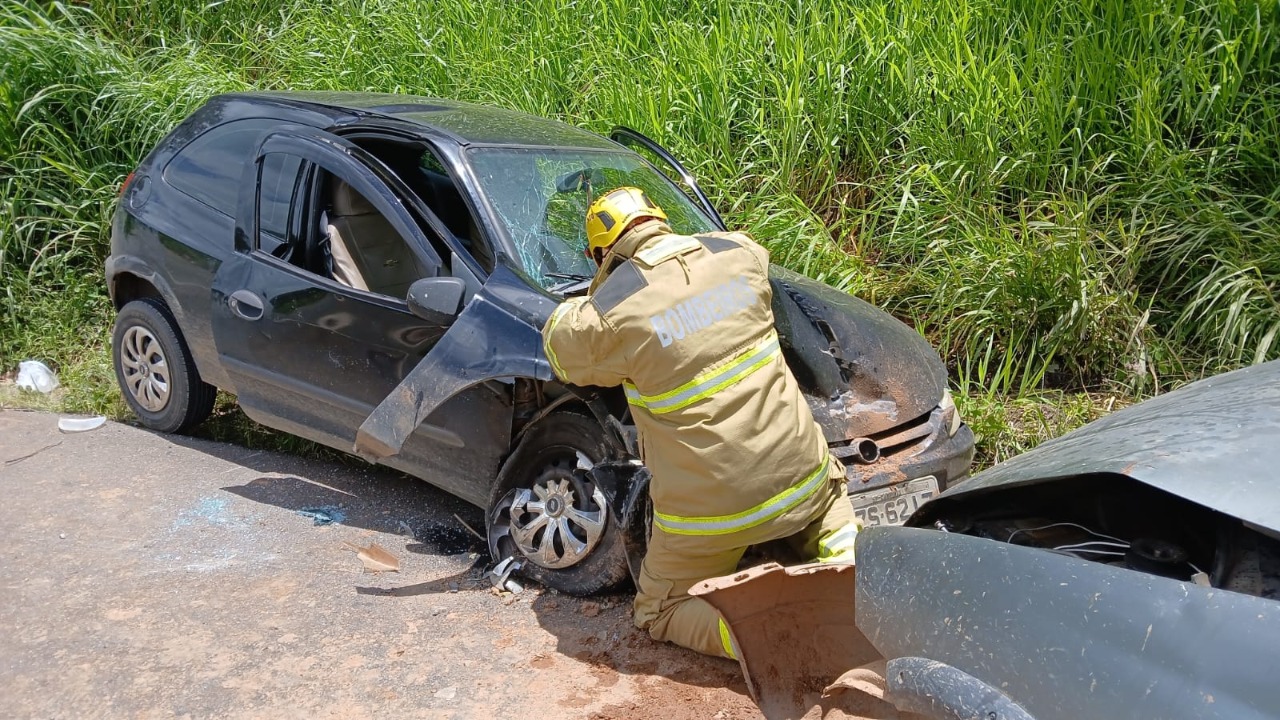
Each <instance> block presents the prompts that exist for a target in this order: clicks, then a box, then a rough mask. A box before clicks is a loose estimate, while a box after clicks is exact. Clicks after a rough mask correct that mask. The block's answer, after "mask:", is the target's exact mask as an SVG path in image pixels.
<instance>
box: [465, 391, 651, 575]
mask: <svg viewBox="0 0 1280 720" xmlns="http://www.w3.org/2000/svg"><path fill="white" fill-rule="evenodd" d="M607 451H608V448H607V445H606V443H605V439H604V430H603V429H602V428H601V427H600V424H599V423H597V422H596V421H595V420H594V419H592V418H589V417H587V416H585V415H582V414H580V413H576V412H557V413H552V414H551V415H548V416H547V417H545V418H543V419H542V420H539V421H538V423H537V425H534V426H533V427H531V428H529V430H528V431H527V432H526V433H525V435H524V437H523V438H522V439H521V440H520V444H519V446H517V447H516V450H515V452H513V453H511V457H509V458H508V459H507V462H506V463H504V464H503V466H502V471H501V472H500V473H499V475H498V481H497V483H495V485H494V491H493V493H492V494H491V496H490V501H489V512H488V513H486V526H487V529H488V536H489V551H490V553H491V554H492V555H493V558H494V560H495V561H500V560H503V559H505V558H508V557H512V556H514V557H516V558H517V559H518V560H519V561H520V562H521V563H522V564H523V569H522V570H521V572H522V574H524V575H525V576H527V577H530V578H533V579H534V580H537V581H538V582H540V583H542V584H543V585H546V586H548V587H551V588H554V589H556V590H559V591H561V592H564V593H568V594H570V595H591V594H594V593H598V592H603V591H605V590H609V589H612V588H614V587H616V586H618V585H620V584H621V583H622V582H623V581H625V580H626V579H627V578H628V577H629V574H628V571H627V556H626V550H625V547H624V544H623V540H622V532H621V530H620V529H619V528H618V526H617V523H616V522H614V520H613V518H612V517H611V516H610V513H609V506H608V502H607V501H606V500H605V497H604V494H603V493H602V492H601V491H600V489H599V488H598V487H596V486H595V485H593V484H592V483H591V481H590V480H589V479H588V478H587V477H586V476H585V473H582V472H575V471H577V470H578V469H579V468H581V467H583V466H584V465H585V466H589V465H591V464H594V463H597V462H600V461H601V460H603V459H604V458H605V456H606V453H607Z"/></svg>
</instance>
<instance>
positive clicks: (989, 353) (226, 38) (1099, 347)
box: [0, 0, 1280, 393]
mask: <svg viewBox="0 0 1280 720" xmlns="http://www.w3.org/2000/svg"><path fill="white" fill-rule="evenodd" d="M1278 28H1280V16H1278V11H1277V6H1276V5H1275V4H1274V3H1257V2H1239V1H1232V2H1207V0H1206V1H1205V2H1182V1H1179V0H958V1H957V2H953V3H938V2H933V1H928V2H926V1H925V0H893V1H889V0H879V1H873V0H811V1H806V2H798V1H789V2H776V1H774V0H767V1H766V0H735V1H733V2H729V1H727V0H721V1H717V0H703V1H701V2H696V3H695V2H687V1H685V0H602V1H600V2H580V1H576V2H575V1H569V0H523V1H520V2H513V1H511V0H457V1H455V2H448V3H442V2H437V1H435V0H374V1H372V2H355V1H353V0H325V1H321V0H294V1H292V2H286V3H280V2H266V1H263V0H226V1H225V2H213V3H205V2H179V1H178V0H158V1H156V2H142V1H141V0H94V1H93V2H90V3H89V4H88V6H87V7H84V6H79V5H62V4H57V3H45V4H40V5H35V6H32V7H29V8H25V9H24V8H20V7H16V6H5V8H4V9H2V10H0V68H2V70H3V74H2V75H0V185H2V186H3V187H4V189H5V192H4V198H3V203H2V205H0V253H3V255H2V256H0V282H2V283H3V285H2V287H3V290H2V291H0V302H2V303H3V305H2V306H0V308H2V309H3V315H2V316H0V356H3V358H4V359H5V363H6V364H9V363H10V362H11V361H12V360H15V359H17V358H18V356H19V355H22V356H26V355H31V354H43V355H45V356H48V357H52V358H53V359H54V360H58V361H61V362H71V361H74V359H75V356H76V354H77V353H83V352H84V347H85V343H84V342H82V340H83V338H84V336H85V334H86V333H87V334H88V335H90V336H91V337H95V338H101V337H102V333H103V329H104V328H105V326H106V323H107V322H108V321H109V312H108V310H109V309H108V308H107V307H106V303H105V300H104V296H103V290H102V287H101V279H100V272H101V271H100V267H101V265H100V263H101V260H102V259H103V256H104V253H105V251H106V250H105V248H106V235H107V229H108V227H107V226H108V222H109V216H110V211H111V205H112V201H113V199H114V193H115V188H116V187H117V186H118V184H119V182H120V180H121V179H122V177H123V176H124V174H125V173H127V172H128V170H129V169H131V167H132V166H133V165H134V164H136V163H137V162H138V161H139V160H140V159H141V157H142V156H143V154H145V152H146V151H147V150H148V149H149V147H150V146H151V145H152V144H154V142H155V141H156V140H158V139H159V138H160V137H161V136H163V134H164V133H165V132H166V131H167V130H168V129H170V128H171V127H172V126H173V125H174V124H175V123H176V122H177V121H178V120H179V119H180V118H181V117H183V116H184V115H185V114H186V113H188V112H190V111H191V110H192V109H194V108H195V107H197V106H198V105H199V104H200V103H201V102H202V101H203V100H204V99H205V98H207V97H208V96H210V95H212V94H215V93H218V92H223V91H229V90H242V89H279V88H289V89H333V90H378V91H391V92H405V93H419V94H428V95H440V96H446V97H453V98H460V99H466V100H473V101H478V102H484V103H491V104H497V105H503V106H507V107H514V108H518V109H521V110H525V111H528V112H532V113H536V114H539V115H546V116H552V117H557V118H560V119H564V120H566V121H568V122H571V123H575V124H579V125H583V126H585V127H588V128H591V129H594V130H597V131H607V130H608V129H609V128H610V127H611V126H612V125H614V124H627V125H631V126H633V127H635V128H637V129H639V130H641V131H642V132H645V133H647V134H649V135H651V136H653V137H655V138H657V139H659V140H660V141H662V142H664V143H666V144H667V145H668V146H669V147H671V149H673V150H674V151H675V152H676V153H677V154H678V155H681V156H683V157H685V158H686V159H687V160H688V161H689V163H690V165H691V166H692V167H693V168H694V169H695V171H696V173H697V174H698V175H699V176H700V177H701V178H702V179H703V181H704V184H705V185H706V189H707V190H708V191H709V192H710V194H711V195H712V196H713V198H714V199H715V201H716V202H717V203H718V204H719V206H720V207H721V208H722V209H723V211H724V214H725V216H726V218H727V219H728V221H729V222H730V223H731V224H732V225H736V226H740V227H744V228H746V229H748V230H749V231H751V232H753V233H754V234H755V235H756V236H757V237H759V238H760V239H762V240H764V241H765V242H766V243H767V244H768V245H769V246H770V247H771V249H772V250H773V251H774V255H775V258H776V259H777V260H779V261H781V262H782V263H784V264H786V265H789V266H791V267H793V268H796V269H799V270H801V271H803V272H806V273H808V274H810V275H814V276H817V277H820V278H822V279H825V280H827V281H828V282H831V283H832V284H835V285H837V286H839V287H841V288H844V289H848V290H850V291H853V292H856V293H858V294H860V295H862V296H864V297H866V298H867V299H869V300H871V301H873V302H875V303H877V304H879V305H881V306H884V307H886V308H888V309H890V310H891V311H892V312H894V313H896V314H898V315H899V316H900V317H902V318H904V319H906V320H908V321H909V322H913V323H914V324H915V325H916V327H918V328H919V329H920V330H921V331H922V332H924V333H925V334H926V335H927V336H928V337H929V338H930V339H931V340H932V341H933V342H934V343H935V344H936V345H937V346H938V347H939V348H940V350H941V352H942V354H943V355H944V357H945V358H946V360H947V361H948V363H949V364H950V365H951V366H952V368H953V369H954V371H955V376H956V377H957V378H958V380H959V381H960V383H961V384H962V385H964V386H966V387H968V388H970V389H971V390H972V391H973V392H999V393H1026V392H1031V391H1034V390H1036V389H1038V388H1043V387H1058V388H1068V389H1071V388H1075V389H1081V388H1097V387H1101V386H1108V387H1111V388H1122V389H1127V390H1129V391H1137V392H1145V391H1150V390H1154V389H1158V388H1161V387H1167V386H1169V385H1171V384H1174V383H1177V382H1181V381H1183V380H1185V379H1187V378H1191V377H1196V376H1199V375H1201V374H1204V373H1207V372H1213V371H1218V370H1223V369H1228V368H1232V367H1237V366H1240V365H1243V364H1248V363H1253V362H1259V361H1263V360H1267V359H1273V358H1276V357H1280V336H1278V334H1280V240H1278V239H1277V238H1278V237H1280V221H1278V220H1277V211H1278V210H1280V190H1278V188H1280V182H1278V180H1280V164H1278V159H1280V57H1278V56H1277V47H1278V46H1280V33H1278V32H1277V30H1278ZM82 328H89V330H87V331H85V330H82Z"/></svg>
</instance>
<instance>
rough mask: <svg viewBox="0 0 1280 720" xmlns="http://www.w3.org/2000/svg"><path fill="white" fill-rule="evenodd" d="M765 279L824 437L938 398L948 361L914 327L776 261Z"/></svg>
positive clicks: (884, 421) (919, 410)
mask: <svg viewBox="0 0 1280 720" xmlns="http://www.w3.org/2000/svg"><path fill="white" fill-rule="evenodd" d="M770 279H771V281H772V284H773V314H774V318H775V324H776V325H777V327H778V335H779V337H780V338H781V342H782V349H783V353H784V354H785V355H786V358H787V364H788V365H789V366H790V367H791V372H792V373H794V374H795V376H796V380H797V381H799V383H800V387H801V388H802V389H803V390H804V392H805V394H806V395H808V396H809V398H810V401H809V406H810V408H811V409H812V410H813V414H814V419H815V420H817V421H818V424H819V425H821V426H822V429H823V432H824V433H825V434H826V436H827V440H828V441H837V440H844V439H848V438H855V437H865V436H868V435H872V434H875V433H879V432H883V431H885V430H889V429H890V428H893V427H896V426H898V425H901V424H902V423H904V422H906V421H908V420H914V419H915V418H918V417H920V416H921V415H924V414H926V413H929V412H930V411H932V410H933V409H934V408H935V407H937V406H938V403H939V402H940V401H941V400H942V393H943V391H944V390H945V389H946V387H947V368H946V366H945V365H943V364H942V360H941V359H940V358H939V357H938V353H937V352H935V351H934V349H933V347H932V346H930V345H929V342H928V341H927V340H925V339H924V338H923V337H922V336H921V335H920V334H919V333H917V332H916V331H915V330H914V329H912V328H911V327H909V326H907V325H905V324H903V323H902V322H900V321H899V320H897V319H895V318H894V317H893V316H892V315H890V314H888V313H886V312H885V311H883V310H880V309H878V308H876V307H875V306H873V305H871V304H870V303H867V302H864V301H862V300H859V299H858V298H856V297H853V296H852V295H849V294H847V293H843V292H840V291H839V290H836V289H835V288H832V287H829V286H827V285H824V284H822V283H820V282H818V281H816V280H811V279H809V278H807V277H805V276H803V275H800V274H797V273H794V272H791V271H790V270H786V269H784V268H781V267H778V266H776V265H775V266H773V267H772V268H771V271H770Z"/></svg>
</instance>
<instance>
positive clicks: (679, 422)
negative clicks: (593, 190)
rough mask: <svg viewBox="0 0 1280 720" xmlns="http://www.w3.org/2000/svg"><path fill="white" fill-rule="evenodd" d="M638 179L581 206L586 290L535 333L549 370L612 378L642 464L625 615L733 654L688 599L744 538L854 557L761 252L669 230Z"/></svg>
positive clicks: (848, 519)
mask: <svg viewBox="0 0 1280 720" xmlns="http://www.w3.org/2000/svg"><path fill="white" fill-rule="evenodd" d="M666 220H667V215H666V213H664V212H663V210H662V208H660V207H658V206H657V205H656V204H655V203H654V202H653V201H652V200H650V199H649V197H648V196H647V195H646V194H645V193H644V192H643V191H642V190H640V189H638V188H634V187H622V188H618V189H616V190H613V191H611V192H609V193H607V194H605V195H603V196H601V197H600V198H598V199H596V200H595V201H594V202H593V203H592V204H591V206H590V208H589V209H588V210H587V217H586V226H587V253H588V254H589V255H590V256H591V257H592V259H594V260H595V262H596V264H597V265H598V266H599V270H598V272H597V273H596V276H595V278H594V279H593V281H592V284H591V287H590V290H589V291H588V295H587V296H586V297H579V298H572V299H569V300H567V301H565V302H564V303H563V304H561V305H560V306H559V307H557V308H556V310H555V312H554V313H553V314H552V316H551V318H550V319H549V320H548V321H547V324H546V327H544V328H543V331H542V336H543V343H544V350H545V351H546V355H547V358H548V360H550V362H551V366H552V368H553V369H554V371H555V373H556V375H557V376H558V377H559V378H560V379H561V380H563V381H565V382H567V383H572V384H575V385H599V386H617V385H622V386H623V389H624V391H625V393H626V397H627V401H628V403H629V404H630V406H631V413H632V416H633V417H634V419H635V424H636V428H637V430H638V433H639V437H640V453H641V457H642V460H643V461H644V463H645V464H646V465H647V466H648V468H649V470H650V472H651V473H652V480H651V485H650V496H651V498H652V500H653V511H654V514H653V527H652V539H651V540H650V542H649V546H648V551H647V553H646V554H645V558H644V562H643V564H642V566H641V569H640V577H639V579H638V582H637V585H638V588H637V590H638V592H637V595H636V599H635V608H634V609H635V623H636V625H637V626H638V627H640V628H642V629H646V630H648V631H649V634H650V635H651V636H652V637H653V638H654V639H655V640H659V641H662V640H665V641H670V642H674V643H676V644H678V645H683V646H684V647H688V648H692V649H694V650H697V651H698V652H701V653H705V654H708V655H719V656H723V657H729V658H733V657H735V652H734V649H733V643H732V636H731V634H730V628H728V627H727V626H726V625H725V623H724V621H723V620H722V619H721V618H720V616H719V613H717V612H716V611H715V610H714V609H713V608H712V607H711V606H710V605H709V604H707V603H706V602H705V601H704V600H702V599H700V598H694V597H691V596H690V595H689V588H690V587H692V586H693V585H694V584H696V583H697V582H699V581H701V580H705V579H707V578H711V577H718V576H722V575H728V574H730V573H733V572H734V571H735V570H737V567H738V563H739V561H740V560H741V559H742V555H743V552H744V551H745V550H746V549H747V547H748V546H750V545H755V544H758V543H764V542H768V541H771V540H778V539H784V538H785V539H787V542H788V543H789V544H790V545H791V546H792V547H794V548H795V549H796V550H797V551H798V552H800V553H801V555H802V556H804V557H810V558H815V559H817V560H820V561H822V560H833V561H842V562H852V559H853V541H854V537H855V535H856V534H857V532H858V525H857V524H856V523H855V521H854V516H853V507H852V505H850V503H849V499H848V496H847V495H846V493H845V477H844V467H843V466H842V465H841V464H840V461H839V460H837V459H836V458H834V457H832V456H831V455H830V454H829V453H828V450H827V443H826V440H825V438H824V437H823V434H822V430H821V429H820V428H819V426H818V425H817V423H815V422H814V420H813V416H812V414H811V413H810V411H809V406H808V405H807V404H805V400H804V398H803V396H801V394H800V388H799V386H798V385H797V383H796V380H795V378H794V377H793V376H792V374H791V372H790V370H789V369H788V368H787V365H786V363H785V362H784V360H783V358H782V352H781V350H780V348H779V345H778V335H777V332H776V331H775V330H774V326H773V311H772V308H771V297H772V291H771V289H770V285H769V254H768V251H767V250H765V249H764V248H763V247H761V246H760V245H758V244H756V243H755V242H754V241H752V240H751V238H749V237H748V236H747V235H745V234H742V233H720V232H717V233H707V234H704V235H696V236H692V237H690V236H683V235H676V234H674V233H673V232H672V230H671V228H670V227H669V226H668V225H667V223H666Z"/></svg>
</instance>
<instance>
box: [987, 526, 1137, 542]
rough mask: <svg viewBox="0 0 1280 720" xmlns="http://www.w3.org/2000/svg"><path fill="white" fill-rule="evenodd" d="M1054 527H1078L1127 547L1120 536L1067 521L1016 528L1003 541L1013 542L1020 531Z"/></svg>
mask: <svg viewBox="0 0 1280 720" xmlns="http://www.w3.org/2000/svg"><path fill="white" fill-rule="evenodd" d="M1054 527H1073V528H1078V529H1080V530H1083V531H1085V532H1087V533H1089V534H1090V535H1093V536H1094V537H1100V538H1104V539H1106V540H1114V541H1115V542H1118V543H1123V544H1124V546H1125V547H1129V543H1127V542H1125V541H1124V540H1121V539H1120V538H1118V537H1112V536H1111V535H1106V534H1103V533H1100V532H1098V531H1097V530H1091V529H1089V528H1087V527H1085V526H1084V525H1079V524H1077V523H1069V522H1057V523H1049V524H1048V525H1041V526H1040V527H1033V528H1018V529H1017V530H1014V531H1013V532H1011V533H1009V537H1008V538H1007V539H1006V540H1005V542H1013V538H1014V536H1015V535H1017V534H1018V533H1022V532H1035V531H1037V530H1048V529H1049V528H1054Z"/></svg>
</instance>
